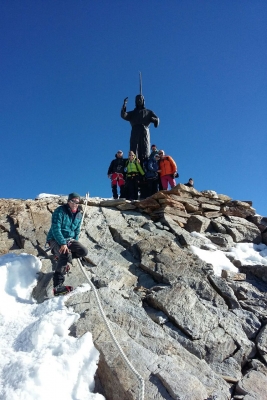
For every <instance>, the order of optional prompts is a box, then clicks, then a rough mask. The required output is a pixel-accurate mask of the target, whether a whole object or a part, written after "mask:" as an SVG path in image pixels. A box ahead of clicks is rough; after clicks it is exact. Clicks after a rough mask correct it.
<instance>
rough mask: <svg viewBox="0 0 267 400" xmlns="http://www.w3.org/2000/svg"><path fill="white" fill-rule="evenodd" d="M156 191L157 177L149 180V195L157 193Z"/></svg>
mask: <svg viewBox="0 0 267 400" xmlns="http://www.w3.org/2000/svg"><path fill="white" fill-rule="evenodd" d="M157 191H158V178H156V179H152V182H151V195H150V196H152V194H155V193H157Z"/></svg>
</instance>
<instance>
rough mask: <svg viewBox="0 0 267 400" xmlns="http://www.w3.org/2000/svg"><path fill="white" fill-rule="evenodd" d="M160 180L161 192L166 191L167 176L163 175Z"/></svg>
mask: <svg viewBox="0 0 267 400" xmlns="http://www.w3.org/2000/svg"><path fill="white" fill-rule="evenodd" d="M160 179H161V185H162V189H163V190H167V189H168V175H163V176H161V177H160Z"/></svg>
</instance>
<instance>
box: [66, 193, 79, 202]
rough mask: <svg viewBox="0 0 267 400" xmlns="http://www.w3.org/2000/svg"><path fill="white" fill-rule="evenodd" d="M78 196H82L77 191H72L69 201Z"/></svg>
mask: <svg viewBox="0 0 267 400" xmlns="http://www.w3.org/2000/svg"><path fill="white" fill-rule="evenodd" d="M76 197H77V198H78V199H80V198H81V196H80V195H79V194H78V193H76V192H73V193H70V194H69V197H68V201H70V200H72V199H75V198H76Z"/></svg>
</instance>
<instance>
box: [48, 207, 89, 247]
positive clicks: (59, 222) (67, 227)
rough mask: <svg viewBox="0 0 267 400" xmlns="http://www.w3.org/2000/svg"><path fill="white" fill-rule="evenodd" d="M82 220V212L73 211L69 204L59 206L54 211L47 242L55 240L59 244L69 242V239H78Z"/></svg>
mask: <svg viewBox="0 0 267 400" xmlns="http://www.w3.org/2000/svg"><path fill="white" fill-rule="evenodd" d="M81 222H82V213H81V211H80V210H79V209H78V211H77V213H75V214H74V213H72V211H71V209H70V207H69V206H68V204H64V205H63V206H59V207H58V208H56V210H55V211H54V212H53V215H52V224H51V228H50V230H49V232H48V234H47V242H49V241H50V240H55V241H56V242H57V243H58V244H59V245H62V244H67V242H68V240H69V239H75V240H78V238H79V234H80V230H81Z"/></svg>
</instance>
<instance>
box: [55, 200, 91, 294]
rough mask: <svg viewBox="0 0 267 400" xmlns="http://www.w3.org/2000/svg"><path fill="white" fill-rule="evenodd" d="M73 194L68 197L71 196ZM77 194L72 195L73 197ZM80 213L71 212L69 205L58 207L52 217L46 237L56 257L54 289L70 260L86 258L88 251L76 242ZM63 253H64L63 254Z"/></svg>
mask: <svg viewBox="0 0 267 400" xmlns="http://www.w3.org/2000/svg"><path fill="white" fill-rule="evenodd" d="M72 195H73V193H72V194H71V195H70V196H72ZM76 195H77V193H74V197H72V198H75V197H77V196H76ZM81 221H82V213H81V211H80V210H79V209H78V210H77V211H76V212H72V210H71V208H70V206H69V204H64V205H63V206H59V207H58V208H57V209H56V210H55V211H54V213H53V215H52V224H51V228H50V230H49V232H48V235H47V242H48V243H49V244H50V247H51V251H52V253H53V254H54V255H55V256H57V257H58V262H57V267H56V270H55V273H54V275H53V284H54V287H56V286H58V285H60V284H61V285H62V284H63V282H64V281H65V276H64V275H65V274H66V273H67V266H68V265H69V264H72V258H78V257H83V256H86V255H87V253H88V250H87V249H86V247H85V246H83V245H82V244H81V243H79V242H78V241H77V239H78V237H79V234H80V229H81ZM63 251H64V252H63Z"/></svg>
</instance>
